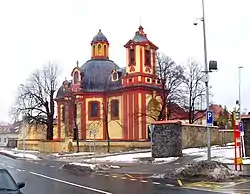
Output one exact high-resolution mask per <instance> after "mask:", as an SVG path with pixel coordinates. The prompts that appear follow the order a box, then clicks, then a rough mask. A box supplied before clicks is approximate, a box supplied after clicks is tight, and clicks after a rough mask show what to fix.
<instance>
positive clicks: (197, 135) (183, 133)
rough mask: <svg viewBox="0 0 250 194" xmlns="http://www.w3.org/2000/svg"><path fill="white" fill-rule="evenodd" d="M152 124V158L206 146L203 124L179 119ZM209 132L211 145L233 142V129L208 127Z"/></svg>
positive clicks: (177, 154) (205, 130) (205, 132)
mask: <svg viewBox="0 0 250 194" xmlns="http://www.w3.org/2000/svg"><path fill="white" fill-rule="evenodd" d="M152 124H154V125H155V128H154V132H153V143H152V151H153V153H152V154H153V157H154V158H161V157H162V158H164V157H176V156H181V155H182V149H184V148H195V147H206V146H207V129H206V127H205V126H203V125H195V124H182V123H181V122H180V121H159V122H155V123H152ZM249 129H250V123H249ZM210 132H211V145H222V144H226V143H229V142H233V130H227V131H225V130H224V131H223V130H219V129H218V127H210ZM249 137H250V136H249Z"/></svg>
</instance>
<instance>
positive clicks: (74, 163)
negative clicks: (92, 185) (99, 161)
mask: <svg viewBox="0 0 250 194" xmlns="http://www.w3.org/2000/svg"><path fill="white" fill-rule="evenodd" d="M69 164H70V165H75V166H84V167H89V168H91V169H92V170H94V169H95V167H96V165H95V164H86V163H77V162H72V163H69Z"/></svg>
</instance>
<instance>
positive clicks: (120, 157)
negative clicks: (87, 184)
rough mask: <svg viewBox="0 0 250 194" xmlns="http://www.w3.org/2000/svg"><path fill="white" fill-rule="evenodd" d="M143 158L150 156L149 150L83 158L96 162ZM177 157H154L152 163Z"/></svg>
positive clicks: (133, 161)
mask: <svg viewBox="0 0 250 194" xmlns="http://www.w3.org/2000/svg"><path fill="white" fill-rule="evenodd" d="M143 158H151V152H144V153H133V154H132V153H131V154H119V155H115V156H106V157H99V158H96V159H94V158H91V159H86V160H84V161H85V162H93V161H94V160H96V161H97V162H112V163H136V162H139V161H140V159H143ZM177 159H178V157H169V158H155V159H154V163H169V162H173V161H175V160H177Z"/></svg>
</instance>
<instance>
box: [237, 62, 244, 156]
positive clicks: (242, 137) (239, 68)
mask: <svg viewBox="0 0 250 194" xmlns="http://www.w3.org/2000/svg"><path fill="white" fill-rule="evenodd" d="M242 68H243V67H242V66H239V67H238V71H239V72H238V76H239V77H238V78H239V120H240V122H241V69H242ZM240 138H241V142H242V156H243V157H245V142H244V136H243V135H242V134H240Z"/></svg>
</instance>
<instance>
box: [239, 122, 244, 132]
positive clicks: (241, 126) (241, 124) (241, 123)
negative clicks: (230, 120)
mask: <svg viewBox="0 0 250 194" xmlns="http://www.w3.org/2000/svg"><path fill="white" fill-rule="evenodd" d="M239 130H240V132H243V131H244V128H243V122H242V121H240V122H239Z"/></svg>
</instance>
